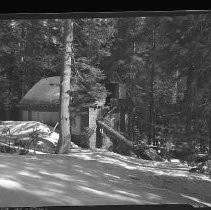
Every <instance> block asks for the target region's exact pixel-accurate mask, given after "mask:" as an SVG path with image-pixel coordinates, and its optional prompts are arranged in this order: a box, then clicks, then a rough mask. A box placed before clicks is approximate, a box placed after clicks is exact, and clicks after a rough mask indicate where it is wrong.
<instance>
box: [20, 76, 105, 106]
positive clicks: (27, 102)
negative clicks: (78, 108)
mask: <svg viewBox="0 0 211 210" xmlns="http://www.w3.org/2000/svg"><path fill="white" fill-rule="evenodd" d="M78 89H79V88H78V87H77V86H76V85H72V86H71V90H72V91H77V90H78ZM59 96H60V76H54V77H48V78H44V79H41V80H40V81H39V82H37V83H36V84H35V85H34V86H33V87H32V88H31V89H30V90H29V91H28V92H27V93H26V95H25V96H24V97H23V98H22V99H21V101H20V102H19V104H18V106H20V107H29V106H30V107H31V106H33V107H35V106H36V107H40V106H45V107H48V106H50V107H52V106H56V107H58V105H59ZM95 104H96V105H97V106H102V105H103V104H104V100H102V101H97V102H96V103H95Z"/></svg>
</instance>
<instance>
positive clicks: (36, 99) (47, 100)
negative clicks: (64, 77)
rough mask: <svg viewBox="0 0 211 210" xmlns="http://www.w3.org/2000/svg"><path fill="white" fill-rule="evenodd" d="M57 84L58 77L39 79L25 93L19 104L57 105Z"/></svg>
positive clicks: (58, 82) (58, 92)
mask: <svg viewBox="0 0 211 210" xmlns="http://www.w3.org/2000/svg"><path fill="white" fill-rule="evenodd" d="M59 84H60V77H59V76H56V77H48V78H44V79H41V80H40V81H39V82H37V83H36V84H35V85H34V86H33V87H32V88H31V89H30V90H29V91H28V92H27V93H26V95H25V96H24V97H23V98H22V99H21V101H20V103H19V104H20V105H25V104H29V105H31V104H33V105H36V104H59V94H60V90H59V89H60V88H59Z"/></svg>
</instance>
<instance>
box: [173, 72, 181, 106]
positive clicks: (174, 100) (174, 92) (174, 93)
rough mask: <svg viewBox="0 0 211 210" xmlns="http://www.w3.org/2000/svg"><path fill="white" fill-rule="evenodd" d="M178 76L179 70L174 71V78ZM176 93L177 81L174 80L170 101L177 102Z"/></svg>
mask: <svg viewBox="0 0 211 210" xmlns="http://www.w3.org/2000/svg"><path fill="white" fill-rule="evenodd" d="M178 76H179V71H178V70H177V71H176V74H175V78H176V79H177V78H178ZM177 94H178V82H177V81H176V82H175V84H174V89H173V94H172V103H173V104H176V103H177Z"/></svg>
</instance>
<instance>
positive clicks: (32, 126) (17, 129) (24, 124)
mask: <svg viewBox="0 0 211 210" xmlns="http://www.w3.org/2000/svg"><path fill="white" fill-rule="evenodd" d="M5 128H9V129H10V134H11V136H12V137H18V138H20V139H22V140H30V137H29V134H31V133H32V132H33V131H34V130H38V131H39V137H40V139H41V140H42V141H44V140H45V143H48V145H49V146H55V145H56V144H57V142H58V140H59V133H57V132H56V131H53V127H51V126H48V125H46V124H43V123H41V122H36V121H2V122H1V124H0V139H4V138H5V137H6V136H8V134H9V133H4V134H2V131H3V130H4V129H5ZM72 146H73V147H75V148H78V146H77V145H75V144H74V143H72Z"/></svg>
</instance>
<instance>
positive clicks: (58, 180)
mask: <svg viewBox="0 0 211 210" xmlns="http://www.w3.org/2000/svg"><path fill="white" fill-rule="evenodd" d="M0 170H1V173H0V206H1V207H9V206H37V207H38V206H58V205H61V206H63V205H65V206H69V205H116V204H119V205H123V204H130V205H132V204H136V205H137V204H140V205H142V204H144V205H146V204H191V205H192V206H200V207H203V206H211V179H209V178H208V177H207V176H205V175H196V174H192V173H189V172H188V171H187V170H188V167H187V166H184V165H180V164H178V163H160V162H159V163H158V162H152V161H145V160H140V159H136V158H132V157H125V156H122V155H118V154H115V153H112V152H107V151H105V150H99V149H98V150H96V151H90V150H86V151H83V152H79V153H72V154H69V155H53V154H40V155H36V156H32V155H26V156H21V155H9V154H5V153H0Z"/></svg>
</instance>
